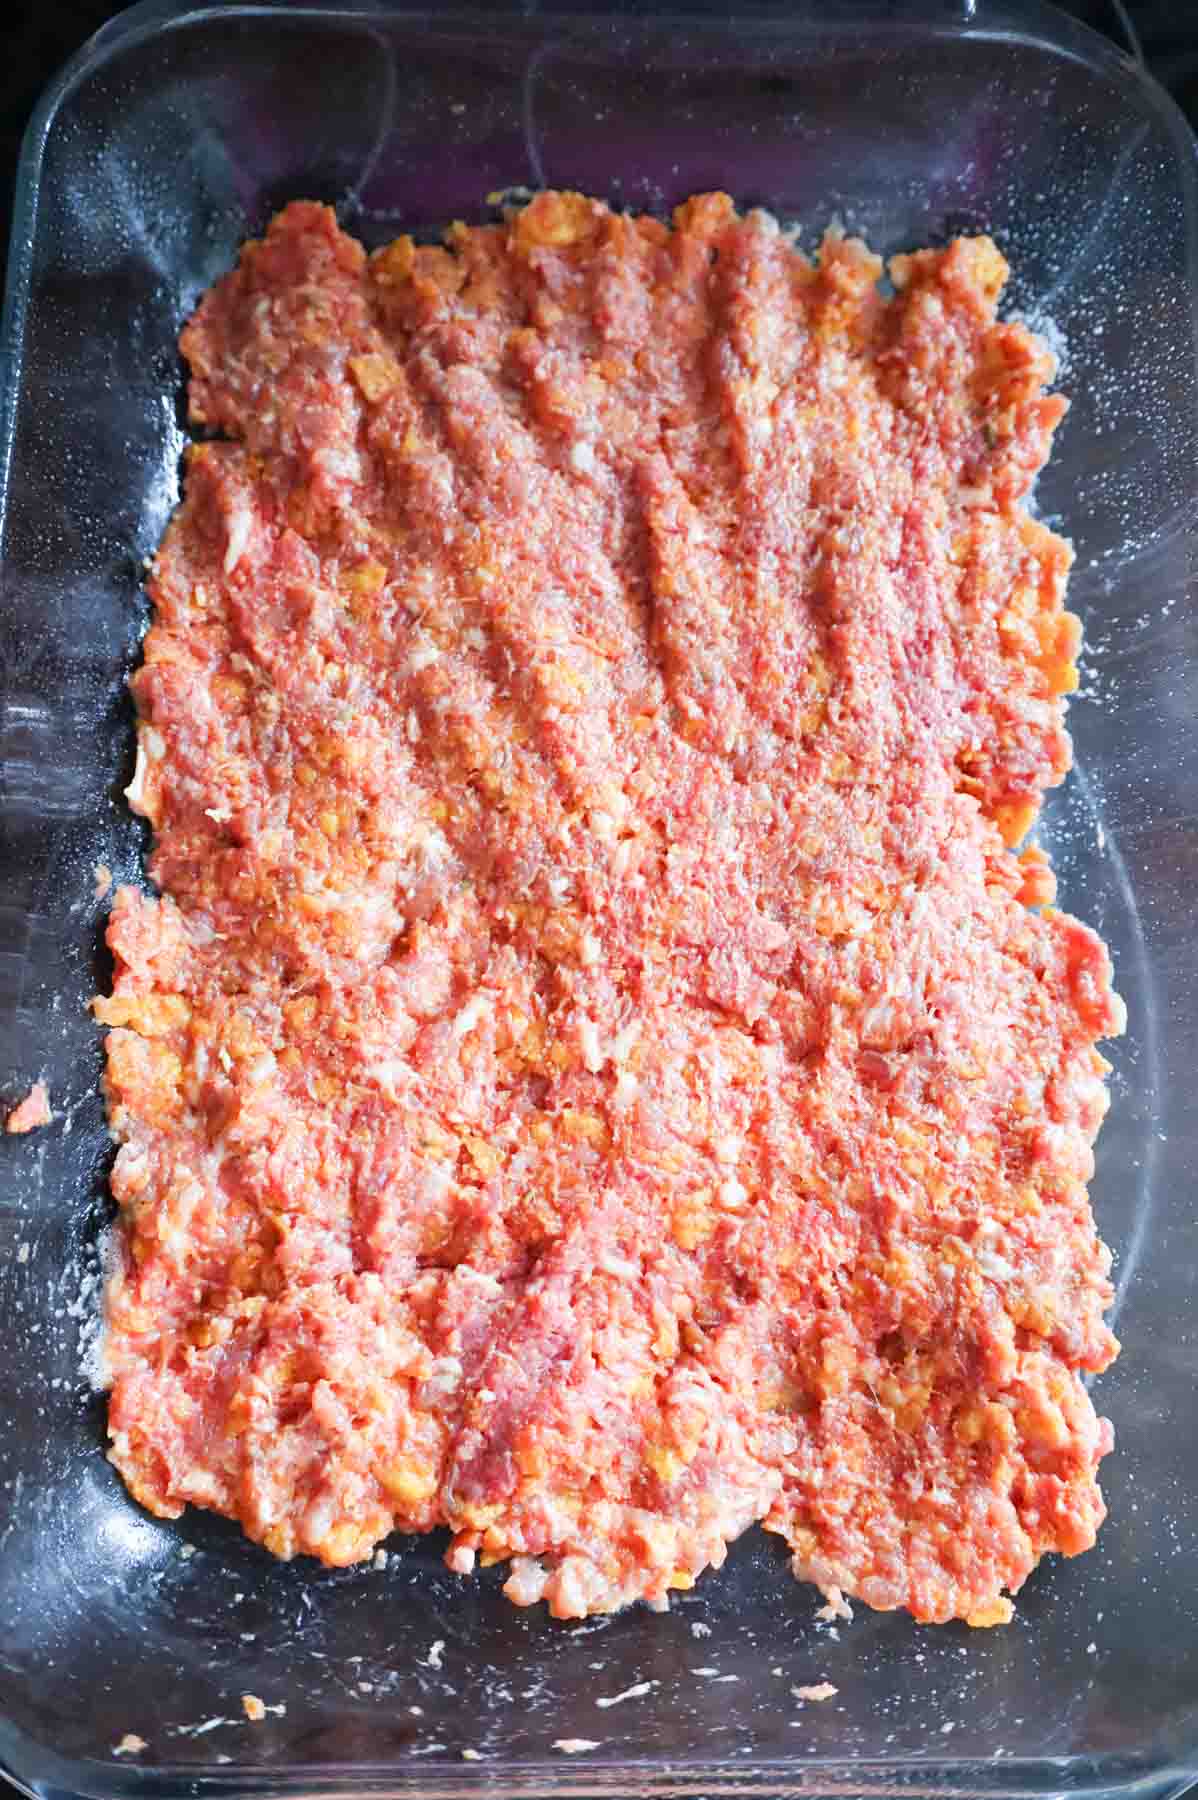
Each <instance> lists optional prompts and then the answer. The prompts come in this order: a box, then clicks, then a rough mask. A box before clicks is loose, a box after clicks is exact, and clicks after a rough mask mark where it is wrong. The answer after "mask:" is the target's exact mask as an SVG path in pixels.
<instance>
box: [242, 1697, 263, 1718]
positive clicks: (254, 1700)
mask: <svg viewBox="0 0 1198 1800" xmlns="http://www.w3.org/2000/svg"><path fill="white" fill-rule="evenodd" d="M241 1710H242V1711H243V1712H244V1714H245V1716H246V1718H247V1719H248V1720H249V1721H250V1723H251V1724H252V1725H257V1724H259V1723H260V1722H261V1720H263V1719H264V1718H265V1717H266V1708H265V1706H264V1705H263V1704H262V1702H261V1700H259V1698H258V1696H257V1694H243V1695H242V1696H241Z"/></svg>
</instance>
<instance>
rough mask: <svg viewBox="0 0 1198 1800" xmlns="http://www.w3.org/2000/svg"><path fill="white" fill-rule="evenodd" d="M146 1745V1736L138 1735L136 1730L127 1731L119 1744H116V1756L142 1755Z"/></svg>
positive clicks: (114, 1751) (114, 1753)
mask: <svg viewBox="0 0 1198 1800" xmlns="http://www.w3.org/2000/svg"><path fill="white" fill-rule="evenodd" d="M145 1747H146V1740H145V1738H142V1737H138V1735H137V1733H136V1732H135V1731H127V1732H126V1733H125V1735H124V1737H123V1738H122V1739H121V1741H120V1743H119V1744H114V1745H113V1747H112V1754H113V1755H114V1756H140V1755H141V1753H142V1751H143V1750H144V1749H145Z"/></svg>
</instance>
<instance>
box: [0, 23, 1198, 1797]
mask: <svg viewBox="0 0 1198 1800" xmlns="http://www.w3.org/2000/svg"><path fill="white" fill-rule="evenodd" d="M883 4H884V0H827V3H824V0H790V4H789V6H788V7H787V10H786V12H785V13H782V12H781V11H780V10H779V9H778V8H777V7H776V6H771V5H769V4H768V3H767V4H766V5H761V4H758V3H756V0H742V6H743V10H742V11H738V12H736V13H733V12H729V13H728V14H725V15H723V16H713V15H711V14H699V13H694V12H689V11H688V9H687V6H686V4H685V0H681V3H678V4H671V5H669V6H668V8H666V9H663V10H662V12H660V13H658V14H655V15H652V16H649V17H646V16H645V15H643V14H640V13H638V12H636V11H634V9H633V5H631V4H629V5H627V6H626V7H624V8H618V9H613V10H612V11H611V12H608V13H605V14H602V15H598V16H597V15H594V14H590V13H588V12H586V11H585V10H584V5H585V0H574V4H573V5H572V6H571V7H570V9H569V10H566V9H564V8H563V9H559V8H557V7H556V6H555V7H554V9H553V10H552V11H551V12H547V13H542V12H540V11H539V9H538V5H537V0H531V5H526V6H521V5H520V4H519V0H508V4H507V6H506V7H505V8H504V9H502V10H501V9H490V10H487V11H486V12H483V11H481V10H478V9H475V8H473V7H470V6H468V5H458V4H456V3H455V4H450V5H445V6H440V5H429V4H425V5H423V6H402V5H393V4H388V0H215V3H209V4H204V5H195V4H193V3H192V0H137V3H136V4H134V5H132V6H130V7H128V8H126V9H125V10H124V11H122V12H120V13H118V14H116V15H115V16H114V17H113V18H112V19H110V20H109V21H108V22H107V23H106V24H104V25H103V26H101V28H100V29H99V30H98V31H97V32H95V33H94V34H93V36H92V37H91V38H89V39H88V40H87V42H86V43H85V44H83V45H82V46H81V48H80V49H79V50H78V51H77V52H76V53H75V55H74V56H73V57H72V58H71V59H70V60H69V61H68V62H67V63H66V64H65V65H64V66H63V68H62V69H61V70H60V72H59V74H58V75H57V76H56V77H55V78H54V79H53V80H52V81H51V83H50V84H49V86H48V87H47V88H46V89H45V90H44V92H43V94H42V95H41V98H40V99H39V101H38V104H37V106H36V108H35V110H34V113H33V115H32V118H31V120H30V123H29V126H28V127H27V130H26V132H25V136H24V139H23V142H22V147H21V154H20V158H19V161H18V165H17V171H16V180H15V188H14V204H13V222H12V228H11V234H10V245H9V260H8V273H7V281H6V286H5V293H4V299H3V310H2V312H0V544H2V543H3V535H4V528H5V523H6V515H7V507H8V491H9V480H10V475H11V468H12V455H13V435H14V427H15V421H16V411H17V402H18V399H19V396H20V391H21V383H22V377H23V352H24V331H25V323H26V318H27V311H28V303H29V289H30V284H31V280H32V267H33V242H34V232H35V228H36V223H37V213H38V207H39V205H40V204H41V171H42V162H43V157H44V152H45V147H46V143H47V140H48V138H49V134H50V132H51V130H52V128H53V125H54V122H55V118H56V116H57V113H58V110H59V108H60V106H61V105H62V102H63V101H64V99H65V98H66V97H67V96H68V95H69V94H70V93H71V92H72V91H73V90H74V89H75V88H76V87H77V86H78V85H80V84H81V83H82V82H84V81H86V80H87V79H88V78H89V77H91V76H92V75H94V74H95V73H96V72H97V71H98V70H99V69H101V68H102V67H103V66H104V65H105V64H107V63H108V62H109V61H111V60H112V59H114V58H115V57H116V56H117V55H118V54H119V53H120V52H121V51H122V50H128V49H130V48H132V47H134V46H135V45H137V44H140V43H143V42H146V41H148V40H150V39H153V38H154V37H156V36H159V35H163V34H165V33H167V32H170V31H174V30H178V29H180V28H183V27H186V26H191V25H202V24H205V23H207V22H208V21H210V20H215V19H220V18H225V19H228V18H235V19H265V18H269V17H272V16H273V17H275V18H278V17H279V16H280V15H281V16H282V17H283V18H289V17H291V18H294V17H298V18H301V19H303V20H304V21H307V22H311V21H314V20H315V21H319V20H321V19H326V20H328V21H330V22H336V21H344V20H353V19H371V20H374V21H377V20H378V19H379V18H380V17H386V18H390V19H394V20H396V21H401V22H410V23H411V24H413V25H415V24H417V23H421V22H423V23H432V22H434V21H435V23H436V24H437V25H438V27H439V28H441V29H443V30H445V31H450V32H451V31H453V30H455V29H458V30H463V31H465V30H468V29H477V28H480V27H485V28H486V29H488V30H490V31H492V32H497V31H503V30H505V29H510V28H513V27H520V28H523V29H535V28H537V27H541V28H545V29H556V30H560V31H563V32H566V31H574V32H577V31H588V30H590V31H593V30H595V29H596V28H597V27H599V28H601V27H602V26H603V25H605V24H606V25H610V24H611V23H620V22H623V23H625V24H627V25H631V26H634V27H638V28H642V29H646V30H649V29H661V28H662V27H665V26H668V25H671V24H677V25H679V26H682V25H685V27H686V28H687V29H688V30H694V31H696V32H700V33H704V32H705V33H708V34H710V35H712V36H717V35H724V36H727V35H729V34H730V33H736V34H737V35H738V36H739V37H740V38H742V39H743V37H744V35H745V34H747V33H748V32H752V33H754V34H761V35H766V34H770V35H775V36H779V37H789V38H790V39H792V40H793V39H797V38H809V39H813V40H814V39H818V38H820V37H823V36H826V35H827V34H828V33H829V31H830V29H833V28H835V29H845V28H850V29H857V30H864V29H867V28H868V29H870V30H871V31H874V32H877V33H879V34H884V35H886V36H888V37H891V38H899V37H904V36H909V35H912V34H915V33H918V34H923V35H926V34H927V33H928V32H929V31H931V32H934V33H936V34H938V35H943V36H953V37H966V38H970V39H978V40H982V41H1002V42H1012V41H1017V42H1022V43H1027V44H1029V45H1036V46H1039V47H1042V48H1045V49H1047V50H1050V51H1052V52H1055V53H1056V54H1058V55H1063V56H1066V57H1069V58H1071V59H1073V60H1077V61H1080V62H1082V63H1083V64H1085V65H1086V66H1088V67H1090V68H1092V69H1095V70H1102V71H1103V72H1104V73H1107V74H1108V75H1110V76H1111V77H1113V78H1116V79H1118V80H1120V81H1121V82H1122V83H1123V84H1124V85H1125V86H1126V87H1127V88H1129V89H1132V90H1137V91H1138V92H1139V95H1140V97H1141V101H1142V103H1148V104H1150V105H1151V107H1152V108H1153V110H1154V111H1155V112H1156V114H1157V115H1158V116H1159V118H1160V120H1161V122H1162V123H1163V124H1164V125H1165V126H1166V127H1167V129H1168V131H1169V135H1170V137H1171V138H1172V139H1173V140H1174V142H1175V144H1176V148H1177V158H1176V163H1175V169H1176V174H1177V179H1178V183H1179V188H1180V193H1181V198H1182V201H1183V206H1184V211H1185V217H1186V222H1187V228H1188V236H1189V239H1190V251H1191V260H1192V262H1194V263H1195V264H1196V265H1198V141H1196V140H1195V137H1194V134H1193V132H1192V131H1191V128H1190V126H1189V123H1188V121H1187V120H1186V118H1185V116H1184V115H1183V114H1182V112H1181V110H1180V108H1179V107H1178V106H1177V105H1176V103H1175V102H1174V101H1173V100H1172V98H1171V97H1170V96H1169V95H1168V94H1167V93H1166V91H1165V90H1164V89H1163V88H1162V87H1160V86H1159V84H1158V83H1157V82H1156V81H1155V80H1154V79H1153V78H1152V77H1151V76H1150V75H1149V74H1148V73H1147V71H1146V69H1145V67H1144V65H1143V61H1142V59H1141V58H1140V57H1139V55H1138V47H1137V48H1136V53H1135V54H1129V53H1128V52H1126V51H1123V50H1121V49H1120V48H1119V47H1118V46H1116V45H1115V44H1114V43H1113V42H1111V40H1109V39H1108V38H1105V37H1103V36H1102V35H1101V34H1100V33H1098V32H1097V31H1095V30H1093V29H1092V28H1090V27H1089V26H1087V25H1084V24H1082V23H1081V22H1080V21H1079V20H1077V19H1075V18H1072V17H1071V16H1070V15H1068V14H1067V13H1065V12H1063V11H1061V10H1059V9H1058V8H1057V7H1056V6H1054V5H1052V4H1051V0H908V4H907V5H906V6H905V8H904V12H903V16H902V17H901V18H899V17H895V16H894V15H893V14H890V15H885V16H884V15H883V12H882V7H883ZM1112 9H1113V11H1114V13H1115V15H1116V17H1117V18H1118V19H1119V20H1120V22H1121V24H1122V26H1123V28H1124V29H1125V31H1126V29H1127V22H1126V19H1125V17H1124V16H1123V14H1122V8H1121V7H1120V6H1119V4H1118V0H1112ZM1128 35H1129V36H1133V41H1134V34H1131V33H1128ZM1192 324H1193V329H1194V333H1195V337H1196V340H1198V299H1196V300H1195V303H1194V307H1193V309H1192ZM2 575H3V567H2V564H0V576H2ZM35 1765H36V1766H38V1776H37V1780H38V1787H36V1788H35V1787H33V1786H31V1785H30V1784H29V1781H28V1780H26V1779H24V1778H23V1777H21V1776H20V1775H18V1774H17V1773H16V1770H17V1769H18V1768H25V1769H30V1768H32V1767H34V1766H35ZM0 1775H2V1776H3V1777H4V1778H6V1779H7V1780H9V1781H10V1782H12V1783H13V1784H14V1785H15V1786H16V1787H17V1788H18V1789H19V1790H20V1791H22V1792H24V1793H27V1794H30V1795H31V1796H32V1795H37V1794H39V1793H40V1794H44V1795H47V1796H50V1795H52V1796H53V1797H54V1800H65V1797H66V1795H67V1794H71V1795H77V1796H80V1797H82V1796H94V1797H95V1800H149V1797H150V1796H155V1797H159V1800H167V1797H168V1796H174V1795H176V1794H181V1793H184V1792H186V1793H188V1794H190V1795H194V1796H205V1797H215V1796H222V1797H227V1800H236V1797H238V1796H243V1795H248V1794H280V1795H294V1796H297V1800H298V1796H301V1795H302V1796H303V1800H320V1797H321V1796H323V1795H329V1796H333V1795H337V1796H340V1795H344V1794H346V1793H358V1794H370V1795H375V1796H381V1795H389V1794H393V1795H395V1796H397V1797H399V1796H404V1797H405V1800H406V1797H408V1796H411V1797H412V1800H415V1797H416V1796H420V1800H458V1797H459V1796H466V1795H474V1794H476V1793H478V1792H479V1791H480V1790H481V1789H491V1790H495V1789H497V1788H501V1789H502V1793H503V1796H504V1800H534V1797H538V1800H539V1797H540V1796H552V1797H554V1800H557V1797H559V1796H560V1797H561V1800H573V1797H577V1800H592V1797H593V1800H618V1797H621V1796H628V1795H633V1794H635V1795H637V1796H645V1797H646V1800H648V1797H649V1796H654V1797H656V1796H662V1797H663V1800H665V1797H667V1796H669V1797H671V1800H672V1797H673V1796H679V1797H681V1796H694V1797H696V1800H699V1797H701V1800H715V1797H716V1796H720V1797H723V1796H728V1797H732V1796H740V1795H746V1796H747V1795H757V1794H761V1795H769V1796H771V1797H777V1800H783V1797H784V1796H785V1797H789V1796H795V1797H796V1800H798V1797H799V1796H803V1797H805V1800H810V1797H811V1796H814V1795H834V1794H835V1795H845V1796H849V1795H852V1796H864V1795H874V1794H876V1795H885V1794H891V1793H894V1792H896V1791H901V1792H903V1793H906V1794H910V1795H920V1796H939V1795H944V1796H946V1797H947V1796H954V1797H955V1796H964V1795H966V1794H968V1795H984V1796H985V1797H986V1800H1008V1797H1010V1800H1016V1797H1020V1796H1039V1795H1048V1794H1064V1793H1079V1794H1085V1795H1087V1796H1088V1797H1089V1800H1137V1797H1139V1796H1143V1797H1144V1800H1177V1797H1179V1796H1181V1795H1182V1794H1184V1793H1185V1792H1186V1790H1187V1789H1189V1788H1190V1786H1191V1785H1192V1784H1195V1783H1198V1723H1196V1725H1195V1737H1194V1743H1193V1745H1192V1747H1191V1748H1190V1750H1189V1752H1188V1754H1187V1756H1186V1759H1185V1760H1184V1761H1173V1760H1170V1761H1166V1762H1157V1761H1154V1759H1153V1756H1152V1753H1151V1752H1147V1751H1145V1752H1140V1753H1137V1754H1134V1755H1130V1756H1128V1755H1125V1754H1123V1753H1120V1752H1111V1753H1109V1754H1103V1755H1092V1754H1089V1753H1085V1752H1079V1753H1076V1754H1074V1755H1070V1756H1057V1757H1018V1756H1006V1757H1004V1758H1002V1760H1001V1761H990V1760H979V1759H977V1758H953V1757H945V1756H940V1757H924V1756H918V1755H907V1756H896V1757H891V1758H877V1757H873V1758H846V1759H836V1758H834V1757H813V1758H811V1759H810V1760H805V1761H804V1762H803V1763H802V1764H799V1763H797V1762H795V1761H794V1760H793V1759H783V1758H776V1757H760V1758H757V1759H746V1760H745V1761H739V1760H735V1761H734V1760H732V1759H719V1758H713V1757H700V1758H697V1759H691V1758H686V1759H682V1758H679V1757H673V1758H667V1759H663V1760H662V1761H661V1762H656V1761H652V1760H649V1759H646V1758H632V1757H627V1758H622V1759H619V1760H613V1761H607V1760H605V1761H602V1762H585V1761H580V1762H576V1763H573V1764H571V1765H569V1766H564V1765H563V1764H561V1763H560V1762H556V1761H555V1762H550V1761H548V1760H546V1759H535V1760H528V1759H522V1760H511V1761H502V1762H500V1761H496V1762H493V1763H487V1762H484V1763H479V1764H466V1765H463V1764H458V1763H451V1762H445V1763H441V1762H432V1761H430V1762H426V1763H425V1764H424V1765H423V1767H422V1768H421V1769H420V1770H418V1771H417V1770H409V1769H408V1768H407V1767H406V1766H405V1765H404V1764H403V1763H401V1762H360V1763H328V1764H324V1763H321V1764H305V1763H293V1762H287V1763H278V1764H274V1765H269V1766H261V1765H251V1764H237V1763H232V1764H229V1765H227V1766H225V1767H221V1768H217V1769H213V1768H211V1767H210V1766H209V1765H205V1764H195V1763H188V1762H183V1761H179V1762H155V1763H136V1764H134V1763H123V1764H119V1763H109V1762H103V1761H100V1760H99V1759H95V1758H88V1759H79V1760H76V1759H71V1758H65V1757H59V1756H58V1754H57V1753H56V1752H55V1751H53V1750H51V1749H49V1748H48V1747H47V1746H45V1745H42V1744H36V1743H35V1742H34V1741H33V1740H31V1739H29V1738H28V1737H27V1736H26V1735H25V1734H24V1733H22V1732H19V1731H17V1730H16V1728H15V1727H14V1726H13V1725H12V1724H11V1723H10V1721H8V1720H7V1719H6V1718H5V1717H4V1715H3V1713H2V1712H0ZM1087 1776H1088V1777H1089V1779H1088V1780H1087V1779H1086V1777H1087Z"/></svg>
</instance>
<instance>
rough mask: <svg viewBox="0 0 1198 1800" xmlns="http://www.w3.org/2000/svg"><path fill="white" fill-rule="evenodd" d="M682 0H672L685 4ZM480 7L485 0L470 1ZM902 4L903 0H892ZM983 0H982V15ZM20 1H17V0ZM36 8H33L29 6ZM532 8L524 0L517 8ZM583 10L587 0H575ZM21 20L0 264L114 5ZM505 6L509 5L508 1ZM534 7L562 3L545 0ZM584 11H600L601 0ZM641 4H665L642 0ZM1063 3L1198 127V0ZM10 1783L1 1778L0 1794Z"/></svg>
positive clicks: (6, 106)
mask: <svg viewBox="0 0 1198 1800" xmlns="http://www.w3.org/2000/svg"><path fill="white" fill-rule="evenodd" d="M687 3H688V0H671V3H670V8H669V9H670V10H678V11H685V10H686V9H687ZM473 4H474V5H475V6H477V7H478V8H479V10H485V9H487V7H488V0H473ZM895 4H896V6H898V7H899V8H900V9H901V5H902V0H895ZM984 5H985V0H982V7H981V9H980V10H982V12H983V14H984ZM18 7H19V9H21V8H20V0H18ZM35 7H36V11H34V8H35ZM536 8H537V0H525V4H524V6H523V10H526V11H532V10H535V9H536ZM575 8H576V9H577V10H587V3H586V0H575ZM23 10H24V11H25V19H24V21H23V22H22V23H21V24H20V25H19V26H18V27H17V28H16V30H15V31H14V30H12V29H11V28H10V30H9V32H8V41H7V42H6V43H5V42H3V41H2V40H0V53H2V54H0V271H2V269H3V265H4V262H5V261H6V259H7V250H8V233H9V222H10V217H11V208H12V196H13V183H14V179H15V175H16V166H17V158H18V155H19V153H20V146H21V139H22V136H23V134H24V131H25V127H26V125H27V123H28V120H29V115H30V113H31V112H32V110H33V107H34V105H35V104H36V102H37V98H38V96H39V94H40V93H41V91H42V89H43V88H44V87H45V86H46V84H47V83H48V82H49V81H50V80H51V78H52V77H53V76H54V74H55V73H56V71H57V70H58V69H59V68H60V67H61V66H62V64H63V63H64V62H65V61H66V60H67V58H68V57H69V56H71V55H72V54H73V53H74V52H75V51H76V50H77V49H79V47H80V46H81V45H82V44H83V43H84V42H85V41H86V39H87V38H88V37H90V35H91V34H92V32H94V31H96V30H97V29H98V28H99V27H100V26H101V25H103V24H104V23H105V21H106V20H108V19H109V18H111V17H112V16H113V15H114V14H115V13H117V12H119V11H121V10H123V9H122V8H121V7H118V6H112V5H108V4H105V3H104V0H32V4H31V5H30V6H27V7H25V8H24V9H23ZM504 10H508V8H507V7H505V8H504ZM541 10H545V11H549V10H564V8H563V7H562V6H561V4H560V0H550V3H549V4H546V5H545V6H544V7H543V8H541ZM590 10H594V11H600V10H604V8H603V5H602V0H599V4H596V5H594V6H593V7H592V8H591V9H590ZM644 10H646V11H650V10H665V8H664V7H661V8H655V7H653V6H652V5H651V4H646V5H645V7H644ZM1063 10H1065V11H1067V12H1071V13H1073V14H1074V15H1075V16H1077V17H1079V18H1081V19H1083V20H1084V21H1085V22H1086V23H1087V24H1090V25H1092V26H1094V27H1095V28H1096V29H1098V30H1101V31H1104V32H1105V33H1106V34H1107V35H1108V36H1110V37H1111V38H1113V39H1114V40H1115V41H1116V42H1118V43H1121V44H1122V45H1123V47H1124V48H1129V47H1136V46H1138V47H1139V48H1141V49H1142V51H1143V55H1144V57H1145V60H1146V61H1147V63H1148V66H1149V68H1150V69H1151V70H1152V72H1153V74H1154V75H1155V76H1156V77H1157V79H1158V80H1159V81H1160V82H1162V83H1163V85H1164V86H1165V87H1167V88H1168V89H1169V91H1170V92H1171V93H1172V94H1173V95H1174V97H1175V99H1176V100H1177V101H1178V102H1179V104H1180V105H1181V106H1182V108H1183V109H1184V110H1185V112H1186V113H1187V115H1188V117H1189V119H1190V121H1191V123H1192V124H1194V125H1195V126H1196V127H1198V0H1065V4H1064V7H1063ZM9 1795H14V1796H15V1790H13V1789H11V1788H9V1786H8V1785H7V1783H5V1782H4V1781H3V1780H2V1779H0V1800H6V1796H9Z"/></svg>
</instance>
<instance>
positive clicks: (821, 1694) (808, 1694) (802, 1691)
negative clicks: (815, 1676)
mask: <svg viewBox="0 0 1198 1800" xmlns="http://www.w3.org/2000/svg"><path fill="white" fill-rule="evenodd" d="M790 1691H791V1693H792V1694H793V1695H794V1697H795V1699H796V1700H831V1698H832V1696H833V1695H834V1694H838V1693H839V1692H840V1689H839V1688H836V1687H833V1686H832V1683H831V1682H830V1681H817V1682H815V1683H814V1684H813V1685H811V1686H808V1687H792V1688H791V1690H790Z"/></svg>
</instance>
